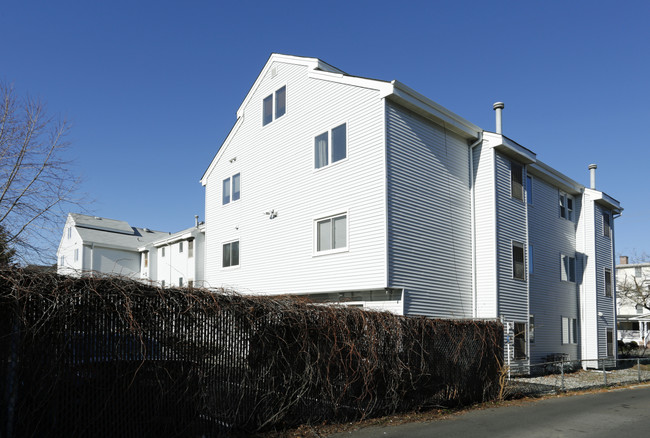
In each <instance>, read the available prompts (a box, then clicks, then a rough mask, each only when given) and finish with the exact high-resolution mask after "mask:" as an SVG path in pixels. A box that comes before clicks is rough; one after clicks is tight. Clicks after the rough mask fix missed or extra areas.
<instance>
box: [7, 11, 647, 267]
mask: <svg viewBox="0 0 650 438" xmlns="http://www.w3.org/2000/svg"><path fill="white" fill-rule="evenodd" d="M649 17H650V2H648V1H622V2H614V1H597V0H591V1H566V0H564V1H555V0H550V1H549V0H545V1H532V0H530V1H529V0H527V1H521V0H517V1H499V2H491V1H460V0H456V1H426V2H409V1H402V2H395V1H391V2H385V1H382V0H376V1H354V0H348V1H327V2H309V1H295V2H285V1H281V0H276V1H274V2H253V1H236V2H217V1H161V0H157V1H133V0H132V1H122V0H112V1H106V2H91V1H33V0H22V1H13V0H11V1H7V0H4V1H3V2H2V4H1V6H0V39H1V40H2V41H3V44H2V50H1V52H0V79H3V80H5V81H8V82H13V83H14V85H15V87H16V89H17V90H18V92H20V93H26V92H28V93H30V94H31V95H36V96H40V97H41V98H43V100H45V101H46V102H47V103H48V108H49V110H50V112H52V113H55V114H60V115H62V116H64V117H66V118H68V119H70V120H71V121H72V122H73V130H72V135H71V137H70V140H71V141H72V142H73V146H72V149H71V150H70V154H71V157H72V158H74V159H75V162H76V168H77V169H78V172H79V173H80V174H81V175H82V176H83V178H84V183H83V186H82V187H81V190H82V191H83V192H86V193H87V194H88V195H89V196H90V197H91V198H92V199H94V200H95V202H94V203H92V204H89V205H88V207H87V211H88V212H90V213H92V214H96V215H99V216H104V217H110V218H116V219H123V220H126V221H128V222H129V223H130V224H131V225H133V226H141V227H149V228H153V229H158V230H163V231H178V230H180V229H183V228H186V227H189V226H192V224H193V221H194V215H195V214H198V215H200V217H201V219H203V216H204V193H203V187H202V186H201V185H200V183H199V179H200V178H201V176H202V174H203V172H204V170H205V169H206V167H207V166H208V164H209V163H210V161H211V159H212V157H213V156H214V155H215V153H216V152H217V149H218V148H219V146H220V145H221V142H222V141H223V139H224V138H225V137H226V135H227V134H228V131H229V130H230V128H231V127H232V125H233V123H234V122H235V113H236V110H237V108H238V107H239V105H240V103H241V101H242V100H243V98H244V96H245V95H246V93H247V92H248V90H249V88H250V86H251V85H252V84H253V82H254V80H255V78H256V77H257V75H258V73H259V72H260V70H261V68H262V67H263V65H264V63H265V62H266V60H267V58H268V57H269V55H270V54H271V53H272V52H279V53H286V54H292V55H303V56H310V57H317V58H321V59H323V60H324V61H326V62H328V63H330V64H332V65H334V66H336V67H338V68H340V69H342V70H344V71H346V72H348V73H350V74H353V75H358V76H366V77H372V78H377V79H385V80H392V79H397V80H399V81H401V82H403V83H405V84H406V85H408V86H410V87H412V88H414V89H415V90H417V91H419V92H420V93H422V94H424V95H425V96H427V97H429V98H431V99H433V100H434V101H436V102H438V103H439V104H441V105H443V106H445V107H447V108H449V109H450V110H452V111H454V112H456V113H457V114H459V115H461V116H463V117H464V118H466V119H468V120H470V121H471V122H473V123H475V124H477V125H479V126H481V127H483V128H485V129H488V130H493V129H494V111H493V110H492V103H493V102H495V101H504V102H505V103H506V108H505V110H504V114H503V119H504V122H503V129H504V134H506V135H507V136H509V137H510V138H512V139H514V140H515V141H517V142H519V143H520V144H522V145H524V146H526V147H528V148H529V149H532V150H533V151H535V152H536V153H537V157H538V159H540V160H542V161H544V162H545V163H547V164H549V165H551V166H553V167H555V168H556V169H558V170H560V171H561V172H563V173H565V174H567V175H568V176H569V177H571V178H573V179H574V180H576V181H579V182H581V183H583V184H585V185H587V184H588V182H589V173H588V170H587V166H588V164H589V163H597V164H598V173H597V188H599V189H601V190H603V191H605V192H607V193H608V194H610V195H611V196H613V197H614V198H616V199H618V200H619V201H621V203H622V205H623V206H624V208H625V211H624V212H623V215H622V216H621V217H620V218H619V219H617V221H616V245H617V246H616V252H617V254H621V253H622V254H630V255H632V254H634V253H637V254H640V253H643V252H646V253H650V222H649V218H650V196H649V194H648V188H649V187H650V176H648V171H647V169H648V163H649V162H650V132H649V131H650V130H649V129H648V128H650V23H649V21H648V19H649Z"/></svg>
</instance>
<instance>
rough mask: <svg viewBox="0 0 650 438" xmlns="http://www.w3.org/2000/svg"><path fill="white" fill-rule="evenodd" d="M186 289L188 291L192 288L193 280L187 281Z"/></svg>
mask: <svg viewBox="0 0 650 438" xmlns="http://www.w3.org/2000/svg"><path fill="white" fill-rule="evenodd" d="M187 287H189V288H190V289H191V288H193V287H194V280H187Z"/></svg>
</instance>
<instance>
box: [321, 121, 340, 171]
mask: <svg viewBox="0 0 650 438" xmlns="http://www.w3.org/2000/svg"><path fill="white" fill-rule="evenodd" d="M346 156H347V132H346V124H345V123H343V124H342V125H339V126H337V127H336V128H333V129H331V130H329V131H326V132H323V133H322V134H320V135H317V136H316V138H315V140H314V167H315V168H316V169H320V168H321V167H325V166H329V165H330V164H332V163H336V162H337V161H340V160H343V159H344V158H345V157H346Z"/></svg>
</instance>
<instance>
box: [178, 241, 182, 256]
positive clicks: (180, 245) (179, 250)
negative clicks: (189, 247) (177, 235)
mask: <svg viewBox="0 0 650 438" xmlns="http://www.w3.org/2000/svg"><path fill="white" fill-rule="evenodd" d="M178 252H179V253H181V252H183V241H182V240H181V241H180V242H178Z"/></svg>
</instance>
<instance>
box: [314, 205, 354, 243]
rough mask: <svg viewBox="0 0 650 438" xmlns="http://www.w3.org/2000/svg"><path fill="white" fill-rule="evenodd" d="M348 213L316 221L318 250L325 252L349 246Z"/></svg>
mask: <svg viewBox="0 0 650 438" xmlns="http://www.w3.org/2000/svg"><path fill="white" fill-rule="evenodd" d="M347 237H348V234H347V215H345V214H343V215H339V216H333V217H329V218H325V219H320V220H318V221H316V251H317V252H325V251H332V250H340V249H345V248H346V247H347Z"/></svg>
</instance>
